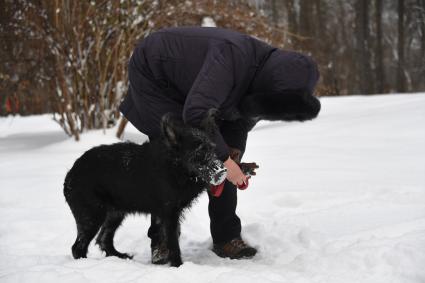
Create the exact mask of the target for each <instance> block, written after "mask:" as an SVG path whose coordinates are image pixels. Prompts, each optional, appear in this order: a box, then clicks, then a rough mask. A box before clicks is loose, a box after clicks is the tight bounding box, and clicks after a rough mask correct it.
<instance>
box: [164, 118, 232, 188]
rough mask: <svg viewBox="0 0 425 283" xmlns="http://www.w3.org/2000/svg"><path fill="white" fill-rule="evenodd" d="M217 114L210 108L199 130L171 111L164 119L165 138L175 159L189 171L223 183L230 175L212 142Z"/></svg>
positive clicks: (215, 182)
mask: <svg viewBox="0 0 425 283" xmlns="http://www.w3.org/2000/svg"><path fill="white" fill-rule="evenodd" d="M215 113H216V111H214V110H211V111H209V112H208V114H207V116H206V117H205V119H204V120H203V121H202V123H201V127H200V128H199V129H198V128H193V127H189V126H187V125H184V124H183V123H182V122H181V121H179V120H178V119H176V118H174V117H172V116H171V115H170V114H167V115H164V117H163V118H162V121H161V130H162V136H163V140H164V143H165V145H166V146H167V147H168V148H169V149H170V151H171V152H172V153H173V158H174V159H176V160H178V161H179V163H180V164H181V165H182V166H183V167H184V168H185V169H186V170H187V171H188V172H189V174H191V175H192V176H195V177H197V178H200V179H201V180H202V181H203V182H205V183H209V184H212V185H218V184H221V183H222V182H223V181H224V180H225V178H226V176H227V170H226V167H224V164H223V162H221V161H220V160H219V159H218V158H217V156H216V154H215V144H214V143H213V142H212V138H213V137H214V135H215V132H216V131H217V126H216V124H215Z"/></svg>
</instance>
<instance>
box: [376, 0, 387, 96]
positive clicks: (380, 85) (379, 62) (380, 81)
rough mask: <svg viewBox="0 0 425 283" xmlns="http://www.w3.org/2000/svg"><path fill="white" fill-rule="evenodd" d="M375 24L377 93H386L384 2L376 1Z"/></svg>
mask: <svg viewBox="0 0 425 283" xmlns="http://www.w3.org/2000/svg"><path fill="white" fill-rule="evenodd" d="M375 4H376V7H375V8H376V11H375V24H376V50H375V66H376V70H375V75H376V92H377V93H384V85H385V79H384V59H383V54H382V52H383V50H382V0H376V1H375Z"/></svg>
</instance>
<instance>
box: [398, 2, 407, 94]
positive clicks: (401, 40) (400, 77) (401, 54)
mask: <svg viewBox="0 0 425 283" xmlns="http://www.w3.org/2000/svg"><path fill="white" fill-rule="evenodd" d="M404 39H405V38H404V0H398V43H397V54H398V64H397V91H398V92H405V91H406V81H405V77H404V73H403V68H404V63H405V62H404Z"/></svg>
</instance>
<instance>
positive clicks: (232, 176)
mask: <svg viewBox="0 0 425 283" xmlns="http://www.w3.org/2000/svg"><path fill="white" fill-rule="evenodd" d="M224 166H225V167H226V169H227V180H229V181H230V182H231V183H232V184H233V185H235V186H237V185H238V184H239V185H242V184H245V183H246V178H247V177H246V176H245V175H244V173H243V172H242V170H241V169H240V168H239V166H238V164H236V162H235V161H233V160H232V159H231V158H230V157H229V158H228V159H227V160H226V161H224Z"/></svg>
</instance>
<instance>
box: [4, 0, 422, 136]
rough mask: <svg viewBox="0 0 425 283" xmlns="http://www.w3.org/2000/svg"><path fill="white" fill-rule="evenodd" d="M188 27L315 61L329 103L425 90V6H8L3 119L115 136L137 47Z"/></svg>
mask: <svg viewBox="0 0 425 283" xmlns="http://www.w3.org/2000/svg"><path fill="white" fill-rule="evenodd" d="M182 25H216V26H218V27H224V28H231V29H235V30H238V31H241V32H244V33H248V34H250V35H254V36H257V37H259V38H260V39H262V40H264V41H266V42H268V43H270V44H272V45H274V46H278V47H281V48H286V49H294V50H298V51H301V52H305V53H308V54H310V55H311V56H313V57H314V58H315V59H316V60H317V62H318V63H319V67H320V71H321V80H320V84H319V87H318V89H317V94H318V95H321V96H327V95H335V96H339V95H350V94H374V93H392V92H414V91H423V90H425V80H424V78H425V0H390V1H383V0H373V1H368V0H348V1H344V0H256V1H254V0H230V1H229V0H215V1H205V0H201V1H177V0H169V1H162V0H121V1H100V0H99V1H71V0H37V1H27V0H14V1H13V0H0V41H1V46H0V61H1V62H2V63H1V65H0V103H1V107H0V116H3V115H8V114H11V113H12V114H16V113H18V114H21V115H29V114H39V113H55V119H56V121H57V122H59V123H60V125H61V126H62V128H63V129H64V130H65V132H66V133H67V134H68V135H70V136H73V137H74V138H75V139H77V140H78V139H79V133H81V132H82V131H84V130H87V129H94V128H104V129H105V128H108V127H111V126H113V125H115V124H116V123H117V122H118V119H119V112H118V110H117V106H118V105H119V102H120V101H121V99H122V97H123V96H124V95H125V94H126V89H127V68H126V66H127V62H128V59H129V57H130V55H131V52H132V50H133V48H134V46H135V44H136V43H137V41H138V40H140V39H143V38H144V37H146V36H147V35H149V34H150V33H152V32H154V31H155V30H158V29H161V28H164V27H170V26H182Z"/></svg>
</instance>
